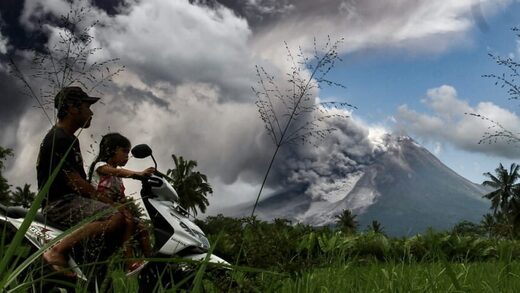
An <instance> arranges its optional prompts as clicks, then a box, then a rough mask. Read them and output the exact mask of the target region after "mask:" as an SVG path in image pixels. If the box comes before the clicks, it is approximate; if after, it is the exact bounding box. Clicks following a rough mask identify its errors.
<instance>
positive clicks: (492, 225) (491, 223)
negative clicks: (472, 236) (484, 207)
mask: <svg viewBox="0 0 520 293" xmlns="http://www.w3.org/2000/svg"><path fill="white" fill-rule="evenodd" d="M480 226H482V229H484V231H486V233H487V235H488V237H491V236H493V235H494V232H495V230H497V222H496V221H495V218H494V217H493V215H492V214H489V213H488V214H485V215H484V217H482V220H480Z"/></svg>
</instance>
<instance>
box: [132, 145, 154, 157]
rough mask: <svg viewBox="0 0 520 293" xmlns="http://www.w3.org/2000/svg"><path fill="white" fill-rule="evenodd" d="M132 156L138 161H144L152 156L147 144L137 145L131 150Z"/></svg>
mask: <svg viewBox="0 0 520 293" xmlns="http://www.w3.org/2000/svg"><path fill="white" fill-rule="evenodd" d="M132 155H133V156H134V157H135V158H138V159H144V158H146V157H149V156H151V155H152V149H151V148H150V147H149V146H148V145H147V144H138V145H136V146H134V147H133V148H132Z"/></svg>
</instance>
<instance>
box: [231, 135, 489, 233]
mask: <svg viewBox="0 0 520 293" xmlns="http://www.w3.org/2000/svg"><path fill="white" fill-rule="evenodd" d="M384 143H385V148H386V150H385V151H384V152H382V153H380V154H379V155H378V156H377V157H375V158H374V160H373V162H372V163H371V164H369V165H367V166H366V167H365V168H364V169H363V170H362V171H360V172H357V173H355V174H349V175H348V176H347V177H349V178H345V182H346V183H345V184H347V183H348V184H351V186H349V187H348V188H346V189H345V190H344V191H341V190H340V191H339V196H338V194H337V192H336V194H334V193H333V192H331V195H330V196H325V197H322V198H319V199H313V198H312V197H311V196H310V195H308V194H307V193H308V192H306V190H307V188H308V186H304V185H300V186H292V187H289V188H287V189H286V190H283V191H280V192H277V193H276V194H274V195H272V196H270V197H269V198H267V199H264V200H262V201H261V202H260V203H259V205H258V207H257V212H256V214H257V216H259V217H260V218H262V219H266V220H270V219H274V218H286V219H290V220H293V221H298V222H303V223H307V224H311V225H315V226H322V225H330V224H333V223H334V222H335V216H336V215H338V214H340V213H341V212H342V211H343V210H344V209H350V210H352V211H353V212H354V214H356V215H358V216H357V219H358V221H359V224H360V225H359V226H360V228H361V229H364V228H365V227H366V226H367V225H368V224H369V223H371V222H372V220H377V221H379V222H380V223H382V225H383V227H384V230H385V231H386V232H387V233H388V234H390V235H412V234H416V233H420V232H423V231H424V230H425V229H427V228H428V227H430V226H431V227H433V228H435V229H449V228H451V227H452V226H453V225H454V224H456V223H458V222H460V221H461V220H469V221H473V222H478V221H480V219H481V217H482V215H483V214H485V213H486V212H488V209H489V203H488V202H487V201H486V200H484V199H482V195H483V194H485V193H487V191H486V190H485V189H484V188H483V187H481V186H479V185H477V184H474V183H472V182H470V181H468V180H467V179H465V178H463V177H462V176H460V175H458V174H457V173H455V172H454V171H453V170H451V169H449V168H448V167H447V166H446V165H444V164H443V163H442V162H441V161H439V160H438V159H437V158H436V157H435V156H434V155H433V154H431V153H430V152H429V151H428V150H426V149H425V148H423V147H421V146H419V145H418V144H416V143H415V142H414V141H413V140H412V139H411V138H408V137H398V138H396V137H392V136H387V137H386V138H385V142H384ZM251 209H252V207H244V206H242V207H241V208H240V210H241V211H249V212H250V211H251ZM238 215H241V216H246V215H247V214H242V212H238Z"/></svg>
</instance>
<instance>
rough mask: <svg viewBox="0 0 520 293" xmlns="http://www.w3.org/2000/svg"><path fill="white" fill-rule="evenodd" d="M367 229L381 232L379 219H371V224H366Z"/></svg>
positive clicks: (381, 227)
mask: <svg viewBox="0 0 520 293" xmlns="http://www.w3.org/2000/svg"><path fill="white" fill-rule="evenodd" d="M368 228H369V230H371V231H372V232H374V233H378V234H382V233H383V226H382V225H381V223H379V221H377V220H373V221H372V224H370V225H369V226H368Z"/></svg>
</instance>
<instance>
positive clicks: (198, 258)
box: [182, 253, 230, 266]
mask: <svg viewBox="0 0 520 293" xmlns="http://www.w3.org/2000/svg"><path fill="white" fill-rule="evenodd" d="M206 257H208V253H199V254H190V255H184V256H182V258H185V259H189V260H193V261H204V260H206ZM208 262H209V263H214V264H219V265H223V266H230V264H229V263H228V262H227V261H225V260H223V259H222V258H220V257H218V256H216V255H214V254H210V255H209V259H208Z"/></svg>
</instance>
